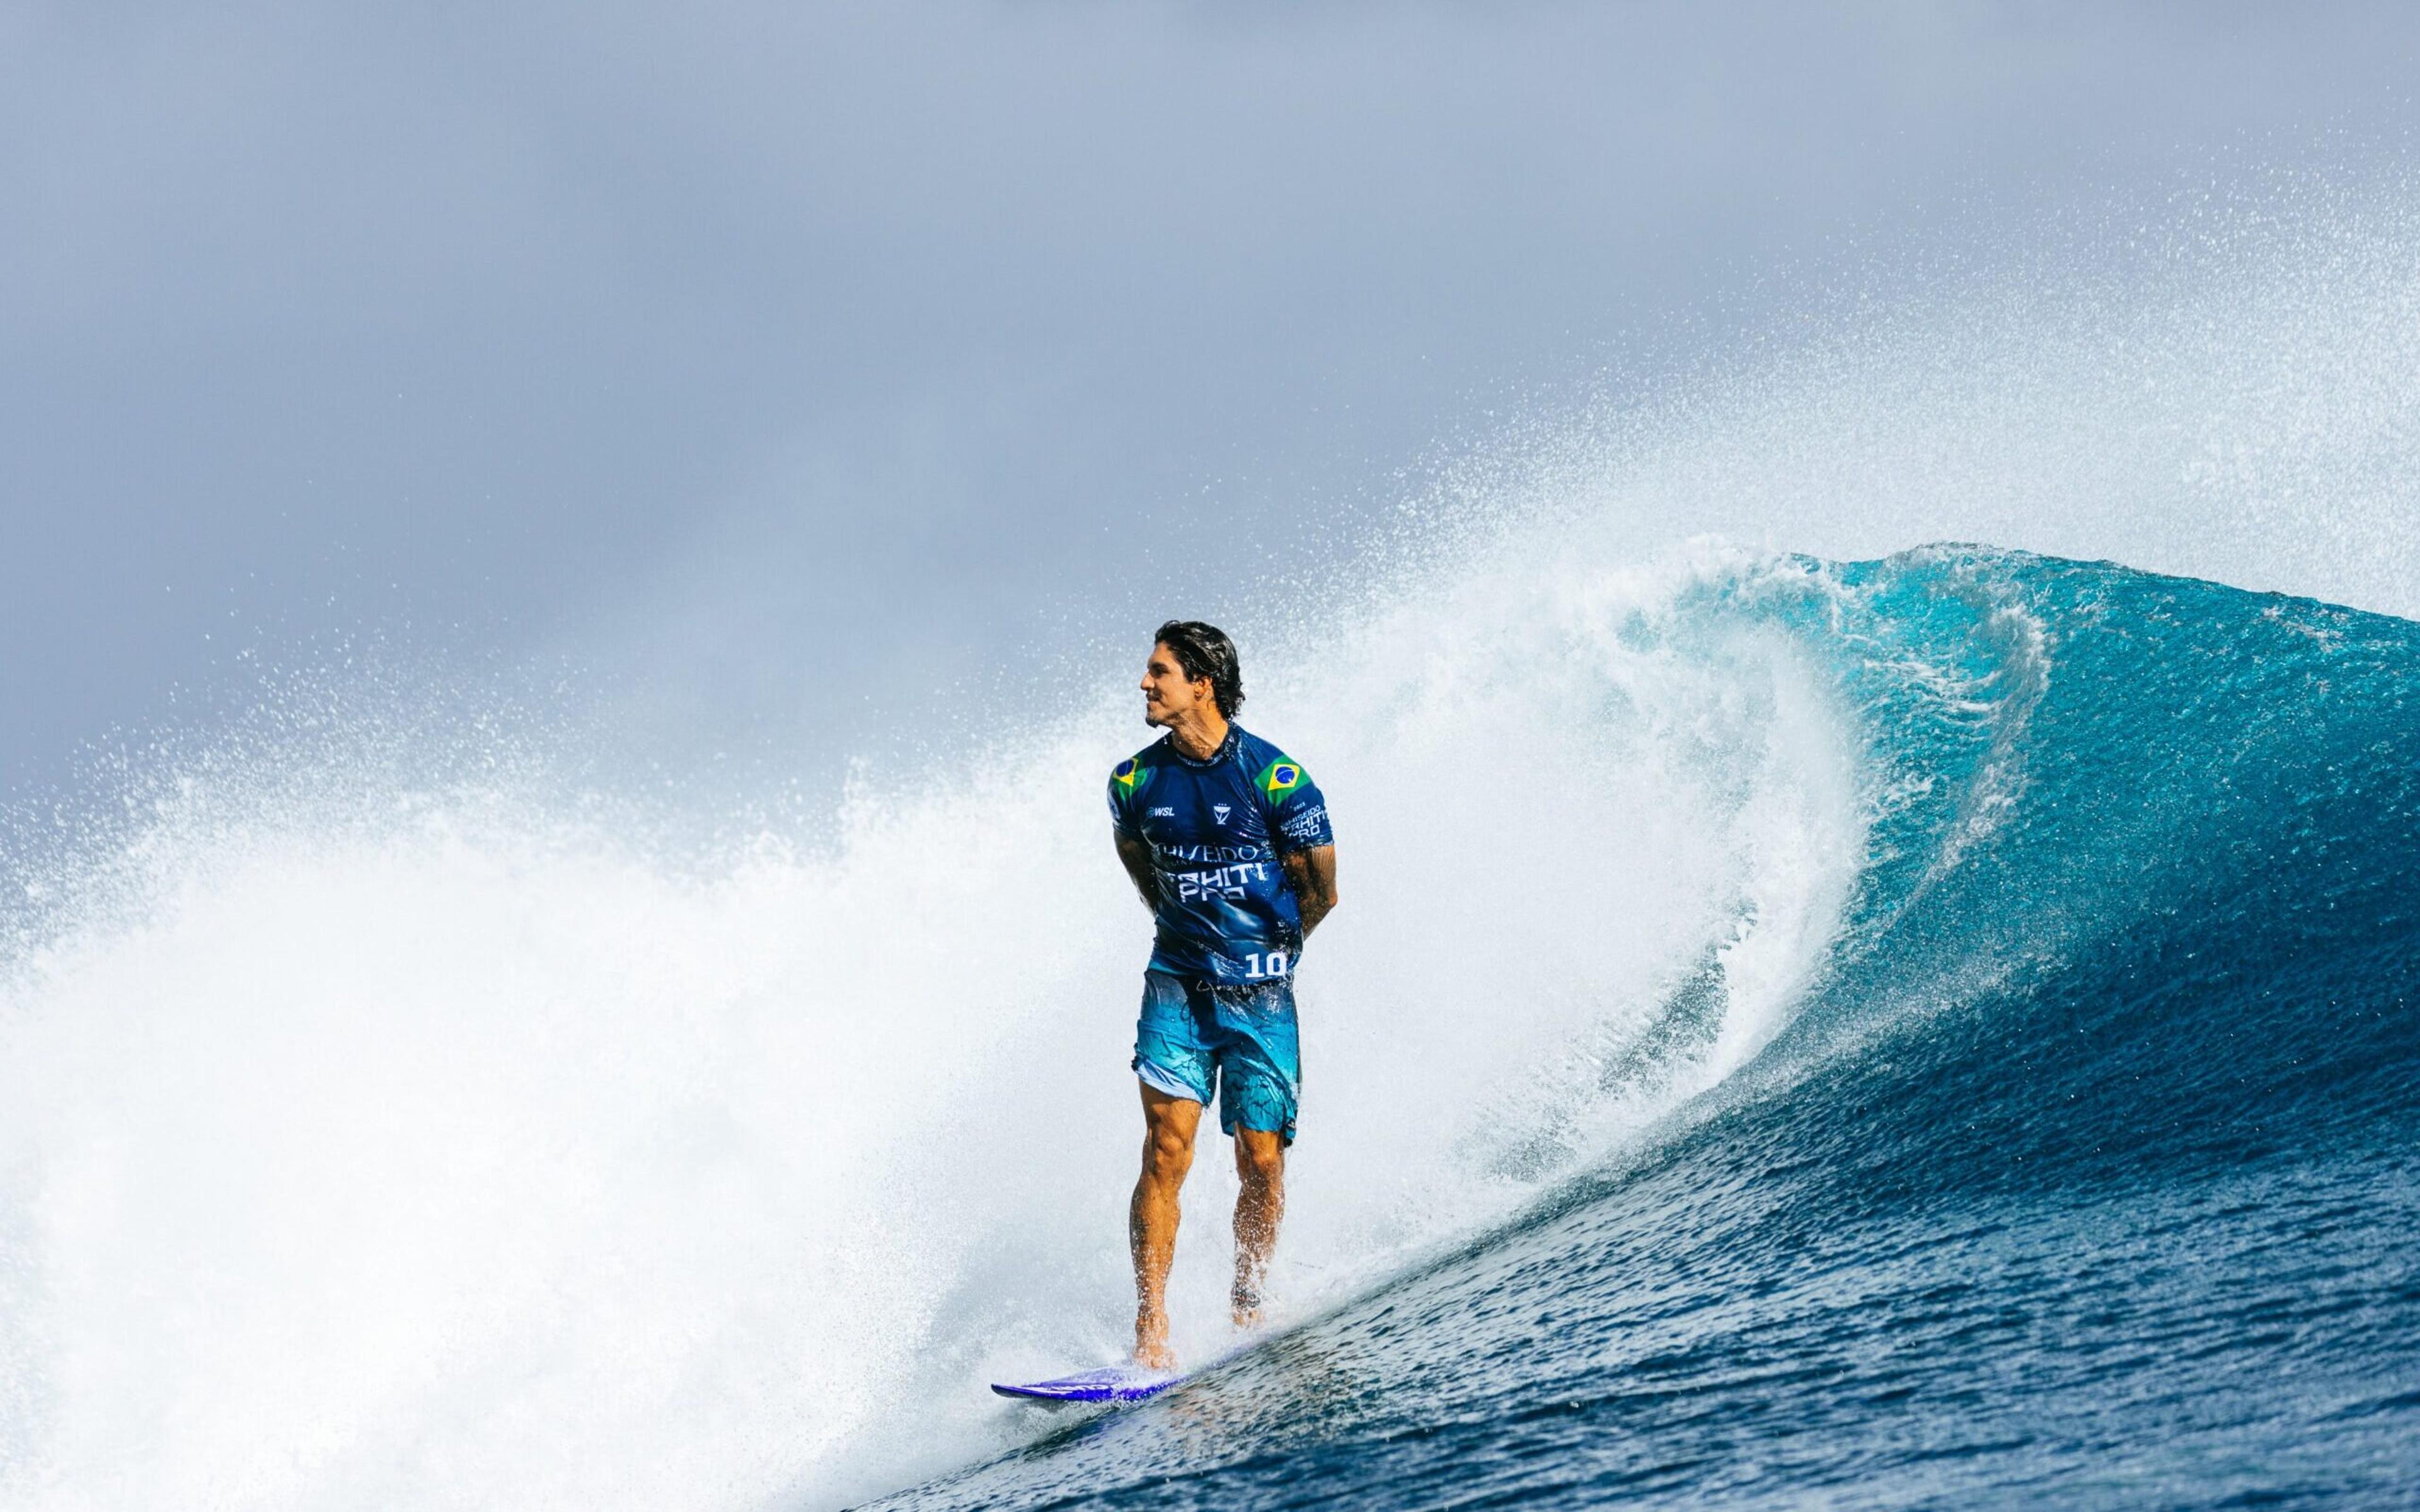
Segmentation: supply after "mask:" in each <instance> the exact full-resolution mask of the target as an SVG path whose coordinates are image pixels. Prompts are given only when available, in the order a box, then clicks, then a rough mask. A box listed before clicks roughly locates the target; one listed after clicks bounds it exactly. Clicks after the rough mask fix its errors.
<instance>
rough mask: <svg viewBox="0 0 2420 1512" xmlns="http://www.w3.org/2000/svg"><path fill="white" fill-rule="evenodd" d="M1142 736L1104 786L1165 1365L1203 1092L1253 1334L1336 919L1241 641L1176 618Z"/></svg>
mask: <svg viewBox="0 0 2420 1512" xmlns="http://www.w3.org/2000/svg"><path fill="white" fill-rule="evenodd" d="M1142 705H1143V714H1142V717H1143V722H1144V723H1146V724H1150V725H1156V726H1158V727H1159V728H1161V729H1163V730H1165V731H1166V732H1167V733H1166V734H1164V735H1162V736H1160V738H1159V739H1158V740H1156V741H1155V742H1153V743H1152V744H1151V745H1149V746H1146V747H1144V748H1142V749H1141V750H1140V751H1137V752H1136V753H1135V754H1134V756H1133V757H1132V758H1131V759H1129V760H1127V761H1125V762H1122V763H1120V764H1118V767H1117V770H1116V771H1114V772H1112V773H1111V774H1110V776H1109V822H1110V826H1111V829H1112V831H1113V833H1114V836H1115V839H1116V841H1117V849H1118V859H1119V860H1120V861H1121V862H1123V863H1124V864H1125V869H1126V874H1127V875H1128V876H1130V877H1132V878H1133V879H1134V885H1135V887H1136V889H1137V890H1138V891H1140V893H1141V894H1142V900H1143V903H1144V905H1145V906H1147V907H1148V908H1150V909H1151V911H1152V917H1153V918H1154V920H1155V921H1156V934H1155V937H1154V940H1153V943H1152V953H1151V964H1150V967H1149V969H1148V970H1146V971H1145V972H1144V973H1143V988H1142V1014H1141V1018H1140V1022H1139V1023H1138V1024H1137V1025H1136V1026H1135V1051H1134V1061H1133V1065H1134V1072H1135V1075H1136V1077H1137V1078H1138V1079H1139V1080H1140V1084H1141V1090H1142V1116H1143V1144H1142V1174H1141V1176H1140V1178H1139V1179H1138V1180H1136V1182H1135V1189H1134V1201H1133V1203H1132V1205H1131V1206H1130V1207H1129V1208H1128V1209H1127V1215H1126V1235H1127V1242H1128V1244H1129V1246H1130V1248H1131V1249H1132V1252H1133V1256H1134V1272H1135V1359H1136V1361H1137V1363H1139V1364H1140V1365H1145V1366H1148V1367H1150V1368H1152V1369H1156V1370H1168V1369H1172V1368H1174V1366H1175V1364H1176V1356H1175V1352H1174V1350H1171V1347H1170V1344H1169V1337H1168V1307H1167V1293H1168V1272H1169V1267H1170V1265H1171V1263H1172V1262H1173V1261H1174V1260H1175V1257H1176V1226H1177V1218H1178V1206H1177V1194H1178V1192H1179V1191H1180V1190H1181V1189H1182V1188H1183V1187H1184V1185H1185V1176H1186V1173H1187V1171H1188V1170H1189V1169H1191V1167H1192V1165H1193V1136H1194V1132H1195V1130H1196V1129H1197V1128H1198V1127H1199V1126H1200V1122H1201V1119H1202V1108H1203V1107H1204V1106H1206V1105H1207V1104H1208V1103H1209V1102H1210V1096H1211V1092H1212V1091H1213V1089H1214V1083H1215V1088H1216V1090H1217V1092H1218V1126H1219V1128H1220V1129H1222V1130H1224V1131H1225V1132H1226V1134H1228V1136H1229V1137H1230V1138H1232V1139H1233V1141H1234V1144H1235V1171H1236V1174H1237V1176H1238V1177H1240V1178H1241V1179H1242V1183H1243V1189H1242V1190H1241V1191H1240V1192H1239V1193H1237V1194H1236V1197H1235V1283H1234V1288H1233V1293H1232V1299H1231V1300H1232V1301H1233V1316H1234V1321H1235V1325H1236V1326H1237V1327H1239V1328H1249V1327H1250V1326H1252V1325H1253V1324H1256V1323H1258V1322H1259V1321H1260V1318H1261V1286H1262V1281H1263V1278H1264V1275H1265V1274H1266V1273H1267V1270H1268V1263H1269V1251H1270V1249H1271V1248H1272V1247H1273V1246H1274V1245H1275V1244H1276V1242H1277V1237H1278V1222H1279V1220H1280V1218H1281V1217H1282V1216H1283V1215H1284V1212H1285V1152H1286V1147H1287V1146H1288V1145H1291V1144H1292V1143H1293V1142H1294V1135H1295V1108H1296V1104H1297V1103H1299V1101H1300V1096H1301V1089H1302V1066H1301V1058H1300V1053H1299V1050H1298V1047H1297V1042H1296V1037H1295V1005H1294V973H1295V966H1296V965H1297V964H1298V963H1299V962H1300V960H1301V957H1302V942H1303V939H1304V937H1305V936H1307V935H1309V934H1310V933H1311V931H1312V930H1314V929H1316V928H1318V927H1319V921H1320V920H1321V919H1323V918H1326V917H1327V913H1328V910H1330V909H1332V908H1334V907H1335V906H1336V841H1335V836H1334V834H1333V833H1332V832H1331V830H1330V828H1329V825H1328V820H1327V800H1326V798H1324V797H1322V796H1321V795H1320V792H1319V789H1318V788H1317V787H1316V786H1314V785H1312V783H1311V776H1310V774H1309V773H1307V772H1305V771H1304V770H1303V769H1302V767H1301V766H1300V765H1299V764H1297V763H1295V761H1294V759H1293V758H1292V757H1289V756H1288V755H1286V754H1285V753H1284V752H1283V751H1281V750H1280V749H1278V748H1276V747H1275V746H1272V745H1270V744H1269V743H1268V742H1267V741H1265V740H1263V739H1261V738H1260V737H1259V736H1258V735H1255V734H1252V733H1249V732H1248V731H1246V730H1245V729H1243V727H1241V726H1240V725H1237V724H1235V723H1234V722H1233V720H1234V717H1235V714H1236V711H1237V710H1239V709H1241V708H1242V707H1243V705H1244V679H1243V671H1242V668H1241V666H1240V665H1239V664H1238V662H1237V659H1236V656H1235V643H1234V642H1233V641H1232V640H1228V639H1227V636H1226V634H1225V633H1224V632H1223V631H1221V630H1219V629H1218V627H1217V626H1215V625H1203V624H1202V623H1200V622H1199V621H1194V620H1171V621H1170V622H1169V623H1167V624H1166V625H1161V626H1160V627H1159V631H1158V634H1157V635H1156V636H1155V637H1154V639H1153V644H1152V648H1151V657H1150V659H1149V661H1147V662H1146V663H1145V664H1144V666H1143V674H1142Z"/></svg>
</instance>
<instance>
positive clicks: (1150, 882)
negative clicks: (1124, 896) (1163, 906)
mask: <svg viewBox="0 0 2420 1512" xmlns="http://www.w3.org/2000/svg"><path fill="white" fill-rule="evenodd" d="M1110 838H1111V839H1112V840H1115V841H1117V845H1118V860H1119V861H1120V862H1121V863H1122V864H1123V865H1124V866H1125V869H1126V878H1127V880H1128V881H1130V882H1132V883H1133V884H1134V885H1135V891H1137V892H1139V893H1140V894H1142V905H1143V906H1144V907H1145V908H1148V909H1151V910H1152V911H1153V912H1155V913H1156V912H1158V910H1159V879H1158V878H1157V877H1156V876H1155V875H1153V874H1152V870H1151V842H1150V841H1144V840H1129V839H1127V838H1126V837H1125V836H1124V835H1119V834H1114V833H1112V835H1111V836H1110Z"/></svg>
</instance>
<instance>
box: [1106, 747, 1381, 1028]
mask: <svg viewBox="0 0 2420 1512" xmlns="http://www.w3.org/2000/svg"><path fill="white" fill-rule="evenodd" d="M1109 823H1110V824H1111V825H1114V826H1115V827H1116V829H1117V832H1118V835H1119V838H1121V839H1123V840H1140V841H1144V842H1145V843H1147V844H1149V845H1150V846H1151V871H1152V876H1153V879H1154V880H1155V882H1156V884H1157V888H1158V898H1157V901H1156V903H1154V905H1153V914H1154V916H1155V917H1156V918H1157V919H1158V921H1159V932H1158V937H1157V938H1156V940H1154V941H1153V944H1152V952H1151V964H1152V969H1153V970H1155V971H1171V972H1175V973H1177V974H1178V975H1180V976H1186V977H1197V978H1201V979H1203V980H1209V981H1218V982H1246V981H1267V980H1272V979H1281V978H1284V977H1286V976H1288V975H1290V974H1291V973H1292V972H1293V970H1294V963H1295V956H1296V955H1297V954H1298V953H1299V952H1300V951H1301V949H1302V909H1301V905H1300V904H1298V903H1295V896H1294V889H1293V888H1291V887H1287V886H1286V881H1285V873H1284V872H1282V871H1280V869H1279V866H1278V858H1279V857H1280V856H1284V855H1287V854H1290V853H1292V852H1295V851H1302V850H1310V849H1312V848H1313V847H1316V846H1320V845H1332V844H1334V843H1336V837H1335V835H1334V834H1333V833H1332V832H1331V831H1330V830H1329V828H1328V823H1327V800H1326V798H1324V797H1322V796H1320V793H1319V789H1318V787H1317V786H1315V785H1314V784H1313V783H1312V782H1311V774H1310V773H1308V772H1306V771H1304V770H1303V769H1302V768H1301V767H1300V766H1299V765H1297V764H1295V762H1294V760H1293V759H1292V758H1291V757H1289V756H1287V755H1286V753H1285V752H1283V751H1281V750H1280V749H1278V748H1276V747H1275V746H1272V745H1270V744H1269V743H1268V742H1267V741H1265V740H1263V739H1262V738H1261V737H1260V736H1258V735H1255V734H1252V733H1249V732H1247V731H1246V730H1245V729H1244V728H1243V727H1242V726H1240V725H1231V726H1229V727H1228V730H1227V740H1226V744H1224V745H1222V746H1220V747H1219V748H1218V754H1217V755H1215V756H1212V757H1211V758H1210V759H1209V760H1208V761H1206V762H1197V761H1195V760H1193V758H1191V757H1189V756H1187V755H1186V754H1185V753H1184V752H1182V751H1180V750H1178V749H1177V748H1175V747H1174V746H1173V745H1171V744H1170V743H1169V740H1168V737H1167V736H1165V735H1163V736H1161V737H1160V738H1159V739H1158V740H1157V741H1155V742H1154V743H1153V744H1151V745H1149V746H1145V747H1144V748H1142V749H1140V750H1139V751H1137V752H1135V754H1134V756H1133V758H1132V759H1131V760H1129V761H1125V762H1121V763H1119V764H1118V769H1117V770H1116V771H1114V772H1112V773H1110V774H1109Z"/></svg>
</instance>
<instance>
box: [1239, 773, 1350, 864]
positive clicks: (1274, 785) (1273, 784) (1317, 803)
mask: <svg viewBox="0 0 2420 1512" xmlns="http://www.w3.org/2000/svg"><path fill="white" fill-rule="evenodd" d="M1252 786H1253V787H1254V788H1255V789H1256V790H1258V792H1259V793H1260V795H1261V797H1262V798H1263V799H1264V801H1265V802H1266V803H1267V804H1268V806H1269V832H1270V834H1271V836H1272V837H1273V838H1274V840H1275V841H1276V844H1277V848H1278V849H1279V850H1280V852H1283V851H1309V850H1316V849H1318V848H1319V847H1320V846H1322V845H1333V844H1335V843H1336V833H1335V830H1334V829H1333V828H1331V827H1330V826H1329V825H1328V822H1327V799H1326V796H1325V795H1322V794H1321V793H1320V791H1319V784H1318V783H1316V782H1313V781H1312V780H1311V774H1310V773H1309V772H1306V771H1304V770H1303V769H1302V764H1300V763H1298V762H1296V761H1295V759H1294V758H1293V757H1291V756H1285V755H1280V756H1279V757H1278V758H1277V759H1276V760H1274V761H1272V762H1270V763H1269V764H1267V765H1266V766H1264V767H1262V768H1261V772H1260V775H1259V776H1258V777H1256V778H1254V779H1252Z"/></svg>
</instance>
